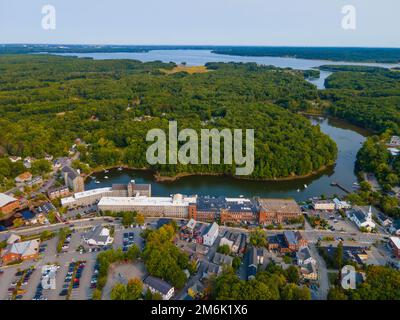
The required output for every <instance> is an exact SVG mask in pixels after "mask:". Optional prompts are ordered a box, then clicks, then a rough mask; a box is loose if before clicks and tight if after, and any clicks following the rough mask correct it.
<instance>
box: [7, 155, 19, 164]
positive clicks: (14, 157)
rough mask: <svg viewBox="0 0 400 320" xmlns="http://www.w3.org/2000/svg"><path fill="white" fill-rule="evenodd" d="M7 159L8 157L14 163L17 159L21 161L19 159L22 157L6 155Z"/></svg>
mask: <svg viewBox="0 0 400 320" xmlns="http://www.w3.org/2000/svg"><path fill="white" fill-rule="evenodd" d="M8 159H10V161H11V162H12V163H15V162H18V161H21V160H22V158H21V157H18V156H11V157H8Z"/></svg>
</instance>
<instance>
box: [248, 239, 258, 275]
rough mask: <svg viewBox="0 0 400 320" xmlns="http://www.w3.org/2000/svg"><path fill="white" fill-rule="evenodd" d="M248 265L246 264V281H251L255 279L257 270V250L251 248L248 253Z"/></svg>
mask: <svg viewBox="0 0 400 320" xmlns="http://www.w3.org/2000/svg"><path fill="white" fill-rule="evenodd" d="M247 261H248V264H247V280H252V279H254V278H255V277H256V274H257V269H258V256H257V249H256V248H255V247H251V248H250V250H249V251H248V260H247Z"/></svg>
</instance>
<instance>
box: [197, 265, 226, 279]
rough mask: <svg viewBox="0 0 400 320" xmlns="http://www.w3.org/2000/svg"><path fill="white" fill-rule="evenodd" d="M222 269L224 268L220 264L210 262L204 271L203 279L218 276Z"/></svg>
mask: <svg viewBox="0 0 400 320" xmlns="http://www.w3.org/2000/svg"><path fill="white" fill-rule="evenodd" d="M221 271H222V269H221V268H220V266H219V265H217V264H215V263H211V262H210V263H209V264H208V265H207V266H206V267H205V268H204V271H203V277H202V278H203V279H208V278H209V277H211V276H217V275H219V274H220V272H221Z"/></svg>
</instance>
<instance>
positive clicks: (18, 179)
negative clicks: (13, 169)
mask: <svg viewBox="0 0 400 320" xmlns="http://www.w3.org/2000/svg"><path fill="white" fill-rule="evenodd" d="M31 180H32V174H31V173H30V172H28V171H27V172H24V173H21V174H20V175H19V176H18V177H16V178H15V182H16V183H25V182H28V181H31Z"/></svg>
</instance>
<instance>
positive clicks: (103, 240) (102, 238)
mask: <svg viewBox="0 0 400 320" xmlns="http://www.w3.org/2000/svg"><path fill="white" fill-rule="evenodd" d="M83 240H84V241H85V242H86V243H87V244H88V245H90V246H106V245H109V244H111V243H113V241H114V238H112V237H110V230H109V229H107V228H104V227H103V226H100V225H98V226H96V227H94V228H93V229H91V230H90V231H88V232H86V233H85V234H84V235H83Z"/></svg>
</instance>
